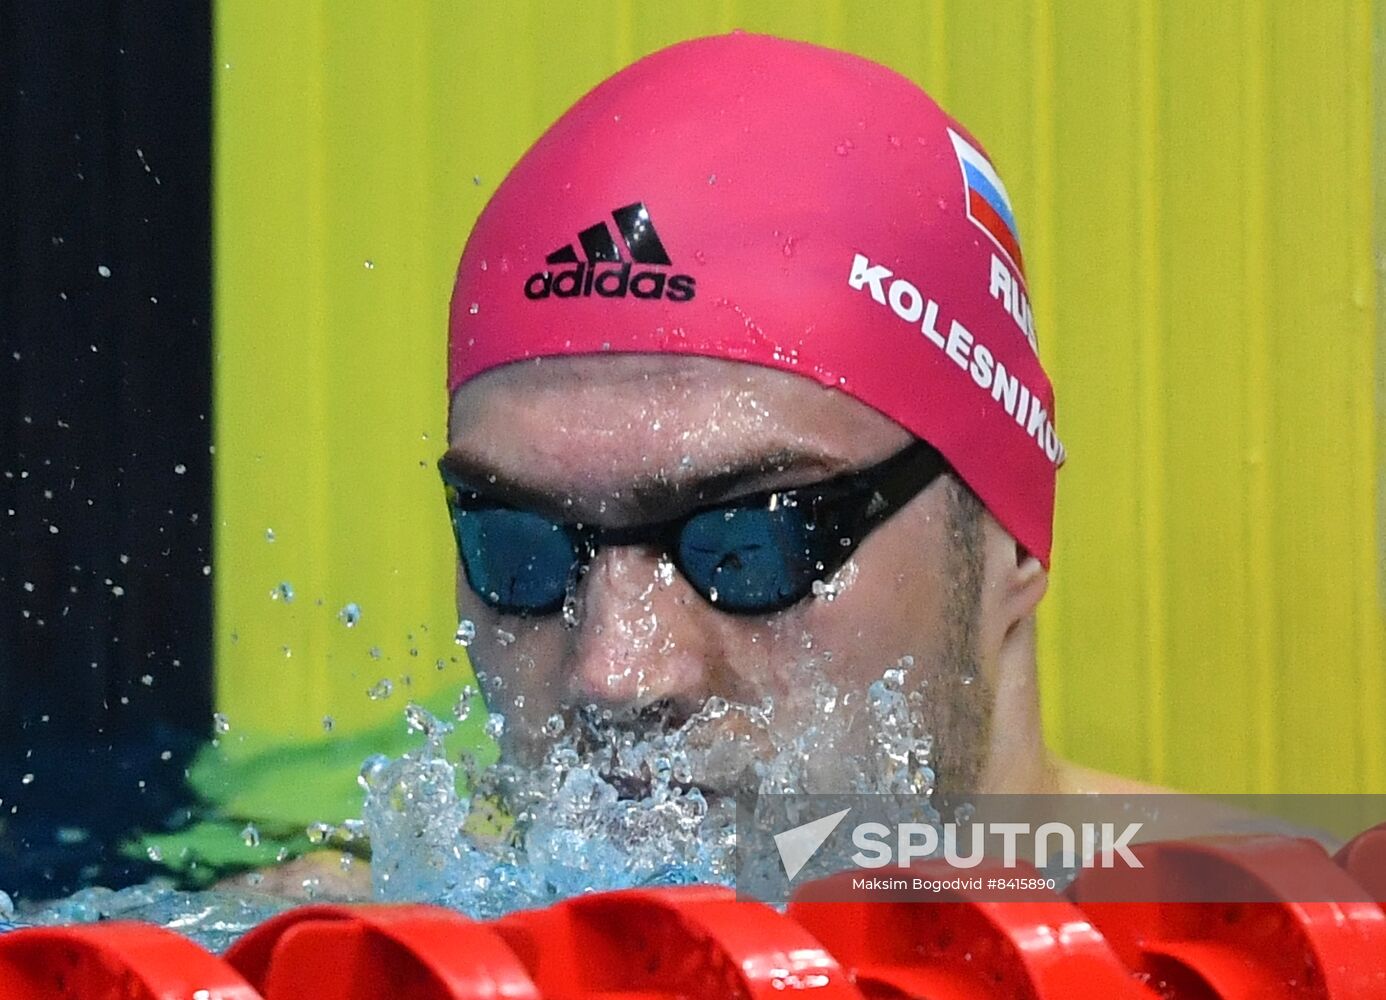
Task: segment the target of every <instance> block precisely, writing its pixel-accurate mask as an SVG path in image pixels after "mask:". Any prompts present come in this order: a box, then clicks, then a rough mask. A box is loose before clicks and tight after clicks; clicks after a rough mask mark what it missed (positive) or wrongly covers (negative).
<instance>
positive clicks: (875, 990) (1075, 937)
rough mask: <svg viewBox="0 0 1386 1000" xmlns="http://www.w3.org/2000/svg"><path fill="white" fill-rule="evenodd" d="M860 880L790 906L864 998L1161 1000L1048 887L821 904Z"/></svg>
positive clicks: (931, 867)
mask: <svg viewBox="0 0 1386 1000" xmlns="http://www.w3.org/2000/svg"><path fill="white" fill-rule="evenodd" d="M873 874H875V875H880V876H882V877H899V878H905V879H908V878H912V877H916V876H917V877H922V878H928V879H938V880H941V881H942V880H954V879H957V877H958V871H957V869H956V868H950V867H949V866H948V865H946V864H944V863H941V862H926V863H924V864H920V865H916V866H914V867H912V868H905V869H894V870H883V871H881V872H875V873H873ZM967 875H968V878H969V879H972V878H978V877H980V878H982V879H985V878H986V877H987V876H988V875H995V876H1005V877H1010V878H1016V877H1026V876H1032V875H1038V872H1036V871H1035V870H1034V869H1033V868H1030V867H1028V866H1023V865H1022V866H1020V867H1019V870H1017V868H1002V867H1001V866H1000V865H999V863H998V864H996V865H988V864H985V863H984V864H983V865H980V866H978V867H976V868H973V869H971V870H969V871H968V873H967ZM860 877H861V876H860V873H857V872H843V873H841V874H838V875H834V876H831V877H830V878H825V879H820V880H819V881H817V882H811V883H809V884H808V885H805V886H803V887H802V888H801V889H799V890H798V892H796V893H795V895H794V898H793V900H791V902H790V904H789V916H790V917H792V918H793V919H794V920H796V921H798V922H799V923H800V924H801V925H803V926H804V927H805V928H807V929H808V931H809V932H810V933H812V934H813V935H814V936H815V937H816V938H818V939H819V940H820V941H822V942H823V944H824V945H825V946H826V947H827V948H828V950H829V951H831V952H832V953H833V955H834V956H835V957H836V958H837V960H838V961H839V962H841V963H842V964H843V965H845V966H847V967H848V968H850V969H851V970H852V971H853V972H854V974H855V975H856V978H857V985H858V987H859V988H860V989H861V991H862V994H863V995H864V996H866V997H869V998H887V997H889V998H897V997H918V998H921V1000H923V998H927V1000H987V998H991V997H998V998H1000V997H1004V998H1008V1000H1051V998H1053V1000H1058V998H1065V1000H1067V998H1071V997H1101V998H1104V1000H1155V994H1154V993H1151V992H1150V991H1149V990H1147V989H1145V988H1144V987H1142V986H1141V985H1139V984H1138V983H1137V982H1136V981H1135V979H1133V978H1132V975H1131V970H1130V969H1128V968H1127V967H1126V966H1125V965H1123V964H1122V963H1121V961H1120V960H1119V959H1118V958H1117V956H1116V954H1115V953H1114V952H1113V951H1112V949H1111V948H1110V947H1108V946H1107V942H1106V941H1104V940H1103V939H1102V935H1100V934H1098V933H1097V931H1096V930H1094V929H1093V927H1092V925H1091V924H1090V923H1089V922H1088V918H1087V917H1086V916H1085V915H1084V914H1083V912H1082V911H1081V910H1079V909H1078V908H1077V907H1076V906H1074V905H1073V904H1072V903H1070V902H1068V900H1066V899H1064V898H1063V897H1062V896H1060V895H1058V894H1057V893H1054V892H1050V891H1048V890H1043V889H1040V890H1035V891H1032V892H1027V893H1025V894H1024V896H1023V897H1022V896H1021V894H1019V893H1016V894H1015V895H1014V896H1013V898H1010V899H1007V900H1005V901H998V900H996V899H995V898H988V897H987V894H986V893H983V892H981V891H974V890H969V889H949V890H944V891H941V892H938V893H933V894H931V896H930V899H929V901H927V902H917V901H909V902H872V901H870V900H862V901H859V902H840V901H839V902H824V901H819V900H822V899H827V900H843V899H845V898H847V897H849V896H850V895H851V881H852V879H854V878H860ZM990 895H991V896H992V897H994V896H995V893H991V894H990Z"/></svg>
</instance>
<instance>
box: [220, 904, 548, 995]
mask: <svg viewBox="0 0 1386 1000" xmlns="http://www.w3.org/2000/svg"><path fill="white" fill-rule="evenodd" d="M226 960H227V962H228V963H230V964H231V965H232V966H234V967H235V968H236V969H237V970H239V971H240V972H241V973H242V974H243V975H244V976H245V977H246V979H248V980H249V981H250V982H252V983H254V984H255V985H256V986H257V987H258V988H259V990H260V992H261V993H262V994H263V995H264V1000H301V998H308V997H312V998H313V1000H380V998H383V997H408V998H409V1000H481V998H487V1000H491V998H500V997H504V998H507V1000H539V996H540V994H539V991H538V990H537V989H536V988H535V986H534V983H533V982H531V980H530V978H529V976H528V974H527V973H526V972H525V969H524V966H523V965H521V963H520V961H519V960H518V959H517V958H516V957H515V955H514V953H513V952H512V951H511V950H510V948H509V947H508V946H507V945H506V943H505V941H504V940H503V939H502V938H501V937H500V936H499V935H498V934H497V933H496V932H495V930H494V929H493V926H492V925H490V924H483V923H478V922H476V921H473V920H469V919H468V918H467V917H464V916H462V915H461V914H460V913H456V912H454V911H452V910H446V909H442V908H441V907H433V906H305V907H302V908H300V909H297V910H291V911H289V912H288V913H283V914H280V915H279V916H277V917H274V918H272V919H270V920H267V921H266V922H265V923H263V924H261V925H260V926H259V927H257V928H255V929H254V930H253V931H251V932H250V933H249V934H247V935H246V936H245V937H243V938H241V940H240V941H238V942H237V943H236V944H235V945H234V946H232V948H231V949H230V950H228V951H227V953H226Z"/></svg>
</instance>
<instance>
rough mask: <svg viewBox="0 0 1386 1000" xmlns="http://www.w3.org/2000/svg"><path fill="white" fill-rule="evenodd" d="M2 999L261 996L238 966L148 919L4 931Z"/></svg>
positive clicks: (222, 999)
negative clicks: (149, 921)
mask: <svg viewBox="0 0 1386 1000" xmlns="http://www.w3.org/2000/svg"><path fill="white" fill-rule="evenodd" d="M0 998H4V1000H106V998H111V1000H173V998H178V1000H262V998H261V997H260V994H259V993H257V992H256V991H255V989H254V988H253V987H252V986H251V985H250V984H249V983H247V982H246V981H245V979H243V978H242V977H241V976H240V974H239V973H237V972H236V970H235V969H233V968H231V966H229V965H227V964H226V963H225V962H223V961H221V960H220V959H219V958H217V957H216V956H215V955H210V954H208V953H207V952H205V951H203V950H202V949H201V948H199V947H198V946H197V945H195V944H193V943H192V942H191V941H189V940H188V939H187V938H185V937H181V936H179V935H177V934H175V933H173V932H172V931H166V930H163V929H162V928H159V927H151V926H149V925H148V924H135V923H119V922H116V923H107V924H95V925H90V926H84V927H31V928H28V929H26V930H19V931H11V932H10V933H8V934H3V935H0Z"/></svg>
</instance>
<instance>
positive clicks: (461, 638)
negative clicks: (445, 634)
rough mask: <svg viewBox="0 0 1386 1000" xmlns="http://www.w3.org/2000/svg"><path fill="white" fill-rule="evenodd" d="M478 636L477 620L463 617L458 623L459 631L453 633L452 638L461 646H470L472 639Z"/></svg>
mask: <svg viewBox="0 0 1386 1000" xmlns="http://www.w3.org/2000/svg"><path fill="white" fill-rule="evenodd" d="M475 638H476V622H474V621H472V620H471V619H470V618H463V619H462V620H461V621H460V622H458V623H457V631H456V632H455V633H453V637H452V640H453V642H455V643H457V644H458V645H459V646H470V645H471V644H472V640H474V639H475Z"/></svg>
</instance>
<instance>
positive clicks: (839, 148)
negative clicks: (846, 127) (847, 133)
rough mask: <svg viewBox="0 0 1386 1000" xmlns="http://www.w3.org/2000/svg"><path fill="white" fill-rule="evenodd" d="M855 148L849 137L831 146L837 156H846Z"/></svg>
mask: <svg viewBox="0 0 1386 1000" xmlns="http://www.w3.org/2000/svg"><path fill="white" fill-rule="evenodd" d="M855 148H856V147H855V146H854V145H853V144H852V140H851V139H843V140H842V141H841V142H839V143H838V144H837V145H836V146H834V147H833V150H834V151H835V152H836V153H837V155H838V156H846V155H847V154H848V153H850V152H851V151H852V150H853V149H855Z"/></svg>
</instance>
